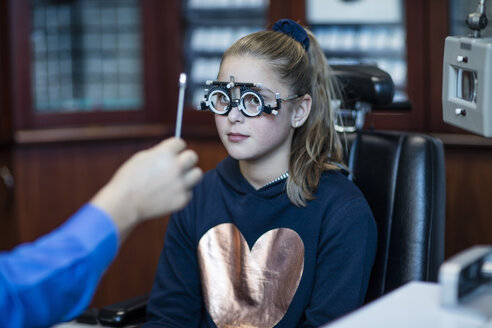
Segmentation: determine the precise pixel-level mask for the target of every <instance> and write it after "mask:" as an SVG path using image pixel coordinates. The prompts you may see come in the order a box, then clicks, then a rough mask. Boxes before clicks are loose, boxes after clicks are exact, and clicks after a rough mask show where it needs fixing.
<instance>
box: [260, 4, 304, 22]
mask: <svg viewBox="0 0 492 328" xmlns="http://www.w3.org/2000/svg"><path fill="white" fill-rule="evenodd" d="M282 18H290V19H292V20H294V21H296V22H298V23H300V24H303V25H307V22H306V1H305V0H287V1H285V0H270V11H269V21H270V22H269V27H270V28H271V27H272V26H273V24H274V23H275V22H276V21H277V20H279V19H282Z"/></svg>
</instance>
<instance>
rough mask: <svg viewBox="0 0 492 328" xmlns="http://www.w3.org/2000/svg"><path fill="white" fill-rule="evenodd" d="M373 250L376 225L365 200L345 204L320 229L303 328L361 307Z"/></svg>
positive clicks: (373, 256) (375, 241) (374, 253)
mask: <svg viewBox="0 0 492 328" xmlns="http://www.w3.org/2000/svg"><path fill="white" fill-rule="evenodd" d="M376 247H377V228H376V222H375V220H374V217H373V215H372V212H371V210H370V208H369V205H368V204H367V202H366V201H365V200H364V199H360V198H359V199H356V200H354V201H351V202H349V203H347V204H345V206H344V207H343V208H341V209H340V210H339V211H338V212H337V214H336V215H335V216H334V217H333V219H332V218H330V219H329V220H328V221H327V222H326V224H324V225H323V228H322V231H321V239H320V241H319V245H318V259H317V263H316V278H315V284H314V288H313V293H312V297H311V302H310V304H309V306H308V308H307V309H306V311H305V316H306V321H305V323H304V326H303V327H319V326H320V325H322V324H325V323H327V322H329V321H332V320H333V319H336V318H338V317H340V316H342V315H344V314H347V313H349V312H351V311H353V310H355V309H356V308H358V307H359V306H361V305H362V304H363V302H364V298H365V295H366V291H367V286H368V284H369V277H370V275H371V270H372V266H373V263H374V259H375V256H376Z"/></svg>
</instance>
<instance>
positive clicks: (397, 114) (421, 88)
mask: <svg viewBox="0 0 492 328" xmlns="http://www.w3.org/2000/svg"><path fill="white" fill-rule="evenodd" d="M424 10H425V0H412V1H409V0H406V1H404V12H405V23H406V46H407V55H406V60H407V91H408V98H409V100H410V103H411V109H409V110H405V109H401V110H398V109H397V110H392V109H384V110H379V109H378V108H374V110H373V111H372V112H371V113H370V114H369V115H367V119H366V127H367V128H371V129H376V130H402V131H422V129H423V126H424V120H425V113H426V108H425V102H424V92H425V89H426V87H427V80H426V72H425V61H426V56H425V51H426V49H425V42H423V40H424V39H425V35H426V25H425V20H424V16H423V13H424Z"/></svg>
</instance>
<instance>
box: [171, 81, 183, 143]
mask: <svg viewBox="0 0 492 328" xmlns="http://www.w3.org/2000/svg"><path fill="white" fill-rule="evenodd" d="M185 88H186V74H185V73H181V74H179V98H178V113H177V114H176V132H175V133H174V135H175V137H176V138H181V122H182V121H183V102H184V93H185Z"/></svg>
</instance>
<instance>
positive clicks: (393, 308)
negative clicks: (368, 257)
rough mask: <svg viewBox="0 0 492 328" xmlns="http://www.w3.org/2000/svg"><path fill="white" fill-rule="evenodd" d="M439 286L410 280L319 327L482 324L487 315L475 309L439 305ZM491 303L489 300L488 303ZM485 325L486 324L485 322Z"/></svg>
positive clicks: (478, 327) (458, 327) (469, 327)
mask: <svg viewBox="0 0 492 328" xmlns="http://www.w3.org/2000/svg"><path fill="white" fill-rule="evenodd" d="M439 297H440V286H439V285H438V284H435V283H425V282H410V283H408V284H406V285H404V286H403V287H400V288H399V289H397V290H395V291H393V292H391V293H389V294H387V295H386V296H384V297H382V298H380V299H378V300H376V301H374V302H372V303H369V304H367V305H366V306H364V307H362V308H360V309H359V310H357V311H355V312H353V313H351V314H349V315H347V316H345V317H342V318H341V319H338V320H336V321H335V322H333V323H331V324H329V325H326V326H323V328H349V327H350V328H352V327H378V328H384V327H388V328H390V327H391V328H394V327H398V328H407V327H408V328H415V327H419V328H427V327H428V328H431V327H432V328H482V327H486V326H485V325H486V323H487V318H486V317H484V316H483V315H480V314H478V313H472V312H469V311H463V310H460V309H446V308H443V307H441V305H440V301H439V299H440V298H439ZM490 306H491V307H492V304H491V305H490ZM487 327H488V326H487Z"/></svg>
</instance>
